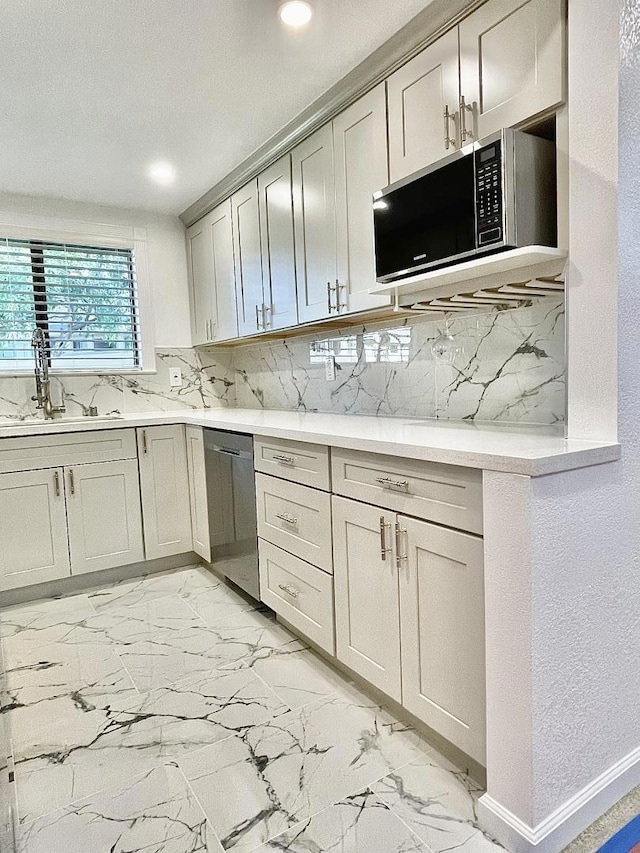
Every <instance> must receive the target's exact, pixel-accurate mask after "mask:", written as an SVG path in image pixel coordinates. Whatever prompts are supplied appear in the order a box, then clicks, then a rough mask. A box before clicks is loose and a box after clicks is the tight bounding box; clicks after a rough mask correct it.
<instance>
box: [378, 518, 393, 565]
mask: <svg viewBox="0 0 640 853" xmlns="http://www.w3.org/2000/svg"><path fill="white" fill-rule="evenodd" d="M388 527H391V522H390V521H385V520H384V515H381V516H380V557H381V558H382V559H383V560H386V559H387V554H390V553H391V552H392V551H393V548H387V537H386V536H385V533H386V530H387V528H388Z"/></svg>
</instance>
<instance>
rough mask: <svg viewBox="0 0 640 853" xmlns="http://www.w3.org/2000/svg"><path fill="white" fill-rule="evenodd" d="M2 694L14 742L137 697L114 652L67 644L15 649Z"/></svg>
mask: <svg viewBox="0 0 640 853" xmlns="http://www.w3.org/2000/svg"><path fill="white" fill-rule="evenodd" d="M4 693H5V697H4V701H3V712H4V713H6V714H8V717H9V725H10V727H11V733H12V736H13V737H14V738H19V737H21V736H22V735H24V736H25V737H31V736H33V733H34V732H37V731H39V730H40V729H42V728H47V727H49V726H50V725H51V724H52V722H53V721H54V720H55V721H56V723H58V724H60V725H67V724H69V723H71V722H72V721H73V720H74V719H75V718H76V717H77V716H78V715H79V714H85V713H87V712H90V711H92V710H94V709H95V708H97V707H105V706H109V705H110V704H111V703H112V702H114V701H116V700H118V701H122V700H132V699H135V698H136V697H138V695H139V694H138V691H137V690H136V688H135V685H134V684H133V681H132V680H131V676H130V675H129V673H128V672H127V670H126V669H125V668H124V666H123V664H122V661H121V660H120V658H119V657H118V655H117V654H116V653H115V651H113V649H112V648H110V647H108V646H101V645H98V644H94V645H87V646H73V645H67V644H65V643H50V644H48V645H45V646H35V647H34V646H31V645H28V646H22V647H14V648H13V651H12V653H11V655H10V656H8V665H7V670H6V673H5V685H4Z"/></svg>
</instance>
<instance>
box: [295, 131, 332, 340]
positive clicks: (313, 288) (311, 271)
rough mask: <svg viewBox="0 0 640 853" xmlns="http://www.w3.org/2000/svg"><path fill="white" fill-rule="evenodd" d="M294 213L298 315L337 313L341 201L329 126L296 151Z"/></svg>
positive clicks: (302, 319) (317, 316)
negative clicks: (332, 304) (333, 306)
mask: <svg viewBox="0 0 640 853" xmlns="http://www.w3.org/2000/svg"><path fill="white" fill-rule="evenodd" d="M291 158H292V160H291V162H292V168H293V211H294V224H295V238H296V241H295V242H296V271H297V278H298V315H299V318H300V322H301V323H308V322H310V321H312V320H320V319H322V318H323V317H328V316H329V314H331V313H332V311H331V309H330V307H329V296H331V298H332V299H333V301H334V302H335V298H334V297H333V293H334V291H333V290H332V291H329V287H332V288H333V287H335V279H336V200H335V182H334V171H333V137H332V130H331V125H330V124H327V125H325V126H324V127H321V128H320V130H317V131H316V132H315V133H314V134H312V135H311V136H310V137H309V138H308V139H305V141H304V142H302V143H301V144H300V145H298V147H297V148H295V149H294V150H293V153H292V155H291Z"/></svg>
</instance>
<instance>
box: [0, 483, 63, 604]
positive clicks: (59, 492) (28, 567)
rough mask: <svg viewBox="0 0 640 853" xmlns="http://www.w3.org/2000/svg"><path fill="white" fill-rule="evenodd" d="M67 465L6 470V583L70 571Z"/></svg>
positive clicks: (2, 574)
mask: <svg viewBox="0 0 640 853" xmlns="http://www.w3.org/2000/svg"><path fill="white" fill-rule="evenodd" d="M63 482H64V481H63V470H62V468H53V469H51V468H50V469H49V470H47V471H24V472H21V473H19V474H1V475H0V542H1V543H2V550H1V551H0V589H15V588H17V587H21V586H28V585H29V584H34V583H42V582H43V581H50V580H54V579H56V578H64V577H68V575H69V574H70V566H69V544H68V541H67V517H66V513H65V505H64V488H63Z"/></svg>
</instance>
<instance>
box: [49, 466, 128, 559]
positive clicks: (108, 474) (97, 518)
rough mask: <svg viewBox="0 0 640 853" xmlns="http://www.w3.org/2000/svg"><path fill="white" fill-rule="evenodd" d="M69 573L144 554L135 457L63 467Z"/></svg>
mask: <svg viewBox="0 0 640 853" xmlns="http://www.w3.org/2000/svg"><path fill="white" fill-rule="evenodd" d="M65 492H66V502H67V524H68V528H69V551H70V554H71V573H72V574H74V575H77V574H83V573H85V572H96V571H99V570H101V569H112V568H114V567H116V566H126V565H129V564H130V563H139V562H140V561H142V560H144V546H143V542H142V516H141V511H140V486H139V484H138V465H137V463H136V461H135V459H126V460H123V461H121V462H96V463H95V464H93V465H77V466H74V467H72V468H67V469H65Z"/></svg>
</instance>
